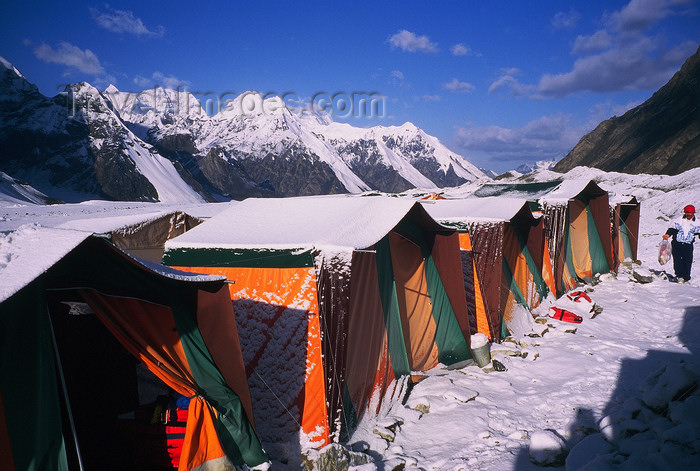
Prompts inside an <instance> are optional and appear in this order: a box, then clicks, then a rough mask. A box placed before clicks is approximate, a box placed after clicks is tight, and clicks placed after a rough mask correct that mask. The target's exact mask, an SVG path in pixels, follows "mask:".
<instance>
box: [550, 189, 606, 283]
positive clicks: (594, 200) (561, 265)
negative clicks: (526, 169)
mask: <svg viewBox="0 0 700 471" xmlns="http://www.w3.org/2000/svg"><path fill="white" fill-rule="evenodd" d="M539 202H540V204H541V206H542V208H543V214H544V218H545V226H546V228H547V232H548V242H549V251H550V256H551V259H552V265H553V271H554V280H555V286H556V294H557V296H561V295H563V294H564V293H566V292H567V291H569V290H570V289H572V288H574V287H575V286H576V285H577V284H578V282H579V281H585V282H590V281H591V280H592V279H593V277H594V276H595V275H596V274H600V273H607V272H609V271H610V270H612V269H614V268H615V266H616V265H615V261H614V258H613V242H612V229H611V219H610V208H609V196H608V193H607V192H606V191H604V190H602V189H601V188H600V187H599V186H598V185H597V184H596V183H595V182H594V181H588V180H567V181H564V182H563V183H561V184H560V185H559V186H558V187H557V188H555V189H554V190H553V191H552V192H551V193H549V194H547V195H546V196H544V197H542V198H541V199H540V201H539Z"/></svg>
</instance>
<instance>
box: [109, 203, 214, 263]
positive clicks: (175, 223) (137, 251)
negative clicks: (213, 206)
mask: <svg viewBox="0 0 700 471" xmlns="http://www.w3.org/2000/svg"><path fill="white" fill-rule="evenodd" d="M201 222H202V220H201V219H198V218H195V217H193V216H190V215H189V214H187V213H183V212H181V211H175V212H173V213H170V214H166V215H164V216H162V217H160V218H158V219H156V220H154V221H147V222H144V223H141V224H136V225H134V226H128V227H124V228H121V229H118V230H116V231H113V232H111V233H110V238H111V241H112V243H113V244H114V245H116V246H117V247H119V248H120V249H124V250H126V251H127V252H129V253H130V254H132V255H134V256H135V257H139V258H143V259H144V260H149V261H151V262H156V263H160V261H161V259H162V258H163V251H164V249H165V242H166V241H167V240H169V239H172V238H173V237H176V236H179V235H180V234H183V233H185V232H186V231H189V230H190V229H192V228H193V227H195V226H197V225H198V224H200V223H201Z"/></svg>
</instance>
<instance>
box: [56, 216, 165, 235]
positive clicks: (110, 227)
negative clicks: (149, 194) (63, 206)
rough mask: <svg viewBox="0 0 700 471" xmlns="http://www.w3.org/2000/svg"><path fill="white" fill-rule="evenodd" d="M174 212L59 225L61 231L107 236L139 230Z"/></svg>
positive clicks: (91, 218)
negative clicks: (71, 230)
mask: <svg viewBox="0 0 700 471" xmlns="http://www.w3.org/2000/svg"><path fill="white" fill-rule="evenodd" d="M171 213H172V211H157V212H149V213H135V214H128V215H125V216H100V215H97V216H95V215H93V216H89V217H84V218H77V219H72V220H70V221H68V222H64V223H62V224H59V225H57V226H56V227H57V228H59V229H74V230H78V231H87V232H92V233H95V234H107V233H110V232H117V231H125V230H129V229H131V230H137V229H138V228H140V227H143V226H145V225H147V224H149V223H152V222H154V221H157V220H158V219H160V218H162V217H164V216H167V215H168V214H171Z"/></svg>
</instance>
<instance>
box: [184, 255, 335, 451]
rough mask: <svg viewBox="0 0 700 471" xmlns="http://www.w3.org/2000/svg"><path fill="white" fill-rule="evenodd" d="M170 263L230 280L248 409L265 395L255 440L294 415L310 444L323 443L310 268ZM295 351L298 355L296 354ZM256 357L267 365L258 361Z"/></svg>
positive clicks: (324, 419) (326, 434)
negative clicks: (245, 329) (295, 384)
mask: <svg viewBox="0 0 700 471" xmlns="http://www.w3.org/2000/svg"><path fill="white" fill-rule="evenodd" d="M175 268H178V269H181V270H187V271H192V272H197V273H204V274H212V275H223V276H225V277H226V278H227V279H228V280H230V281H231V283H229V285H228V286H229V292H230V296H231V300H232V301H233V304H234V313H235V317H236V320H237V323H238V326H239V334H242V333H243V332H242V331H241V328H240V327H241V325H242V324H241V323H247V324H246V325H248V327H249V328H250V330H249V338H246V336H245V335H241V338H240V342H241V349H242V350H243V356H244V360H245V363H246V371H247V373H248V378H249V387H250V391H251V394H252V397H253V399H254V400H253V410H254V411H256V409H259V408H260V407H262V403H261V401H266V403H265V406H264V407H265V411H264V412H261V413H264V414H266V417H260V416H259V415H258V416H257V417H256V426H257V430H258V434H259V435H260V436H261V440H263V441H265V428H267V430H268V431H270V430H271V429H273V428H276V427H277V425H275V423H278V424H281V423H287V424H288V423H289V421H290V420H295V421H296V422H297V423H298V424H299V425H300V426H301V430H302V431H303V432H304V433H305V434H306V435H307V437H308V439H309V440H310V441H312V442H313V443H314V445H316V446H325V445H327V444H329V443H330V430H329V424H328V413H327V408H326V398H325V396H326V387H325V379H324V372H323V363H322V347H321V325H320V322H319V315H318V299H317V292H316V273H315V270H314V268H313V267H295V268H251V267H175ZM287 329H292V330H293V332H294V337H293V338H290V337H288V336H287V332H286V330H287ZM301 330H305V331H304V332H303V333H302V332H301ZM291 342H295V343H294V344H293V345H292V343H291ZM301 350H303V352H302V351H301ZM297 353H300V354H301V355H302V358H297ZM300 361H302V362H301V363H300ZM261 363H268V364H269V365H272V366H270V367H269V368H268V367H263V365H261ZM258 366H260V367H261V368H260V369H258ZM285 370H286V371H285ZM284 374H287V375H290V374H291V375H293V376H294V377H295V378H296V380H297V382H298V383H300V386H299V389H298V390H292V387H291V385H290V384H291V383H290V382H289V381H287V380H285V379H284V378H283V377H282V376H281V375H284ZM268 399H269V400H268ZM280 402H281V403H280ZM256 404H257V406H256ZM289 414H292V416H294V418H293V419H292V417H290V415H289ZM275 421H277V422H275Z"/></svg>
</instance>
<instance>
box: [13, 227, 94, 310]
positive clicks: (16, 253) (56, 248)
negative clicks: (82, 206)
mask: <svg viewBox="0 0 700 471" xmlns="http://www.w3.org/2000/svg"><path fill="white" fill-rule="evenodd" d="M88 237H90V233H89V232H80V231H71V230H61V229H49V228H45V227H41V226H39V225H25V226H21V227H20V228H18V229H17V230H16V231H14V232H10V233H9V234H4V235H0V302H2V301H4V300H6V299H7V298H9V297H10V296H12V295H13V294H15V293H16V292H17V291H19V290H20V289H22V288H23V287H24V286H26V285H28V284H29V283H31V282H32V281H34V280H35V279H36V278H38V277H39V276H40V275H41V274H42V273H44V272H46V270H48V269H49V268H51V267H52V266H53V265H54V264H56V262H58V261H59V260H61V259H62V258H63V257H65V256H66V254H68V252H70V251H71V250H73V249H74V248H75V247H77V246H78V245H80V243H81V242H82V241H84V240H85V239H87V238H88Z"/></svg>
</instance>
